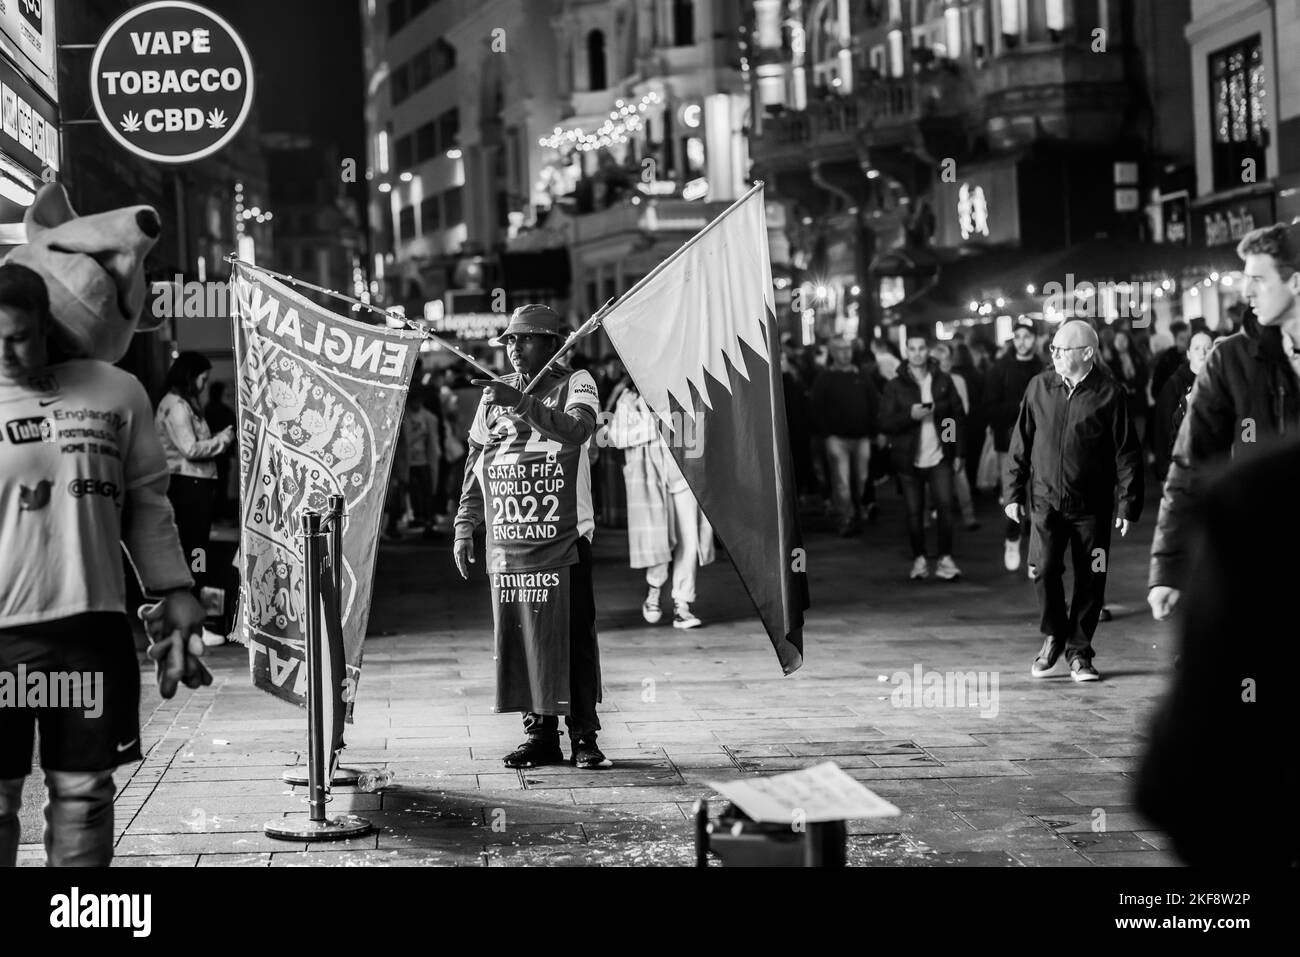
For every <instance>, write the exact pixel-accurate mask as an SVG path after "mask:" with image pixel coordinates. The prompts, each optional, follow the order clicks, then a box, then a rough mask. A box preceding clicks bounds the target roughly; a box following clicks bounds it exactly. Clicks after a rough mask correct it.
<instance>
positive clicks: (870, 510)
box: [865, 502, 880, 522]
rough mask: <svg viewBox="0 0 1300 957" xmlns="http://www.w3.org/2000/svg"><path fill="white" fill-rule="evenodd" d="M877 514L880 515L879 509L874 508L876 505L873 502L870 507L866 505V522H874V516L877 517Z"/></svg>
mask: <svg viewBox="0 0 1300 957" xmlns="http://www.w3.org/2000/svg"><path fill="white" fill-rule="evenodd" d="M879 513H880V509H878V508H877V507H876V503H875V502H872V503H871V504H870V505H868V506H867V508H866V515H865V517H866V519H867V521H868V522H874V521H875V520H876V516H877V515H878V514H879Z"/></svg>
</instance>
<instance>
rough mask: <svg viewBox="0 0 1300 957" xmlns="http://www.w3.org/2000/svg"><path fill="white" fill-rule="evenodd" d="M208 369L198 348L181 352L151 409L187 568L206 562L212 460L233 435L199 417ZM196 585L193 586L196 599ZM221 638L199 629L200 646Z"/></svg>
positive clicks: (213, 481)
mask: <svg viewBox="0 0 1300 957" xmlns="http://www.w3.org/2000/svg"><path fill="white" fill-rule="evenodd" d="M211 371H212V363H211V362H209V361H208V360H207V359H206V358H204V357H203V356H201V355H199V354H198V353H197V352H182V353H181V354H180V355H179V356H177V357H176V361H175V362H173V363H172V366H171V368H170V369H168V370H167V378H166V379H165V380H164V382H163V387H164V390H165V391H164V392H163V396H162V398H161V399H160V400H159V402H158V408H157V411H156V412H155V413H154V426H155V428H156V429H157V430H158V437H159V439H161V440H162V447H163V451H164V453H166V455H167V471H168V472H169V473H170V481H169V482H168V484H167V497H168V498H169V499H170V500H171V503H172V511H173V512H174V513H175V515H176V531H177V532H178V533H179V534H180V540H181V550H182V551H183V552H184V553H185V559H186V561H188V562H189V563H190V567H191V568H193V567H199V568H202V567H204V564H206V561H207V557H206V556H207V550H208V541H209V538H210V536H211V534H212V512H213V509H214V507H215V504H216V494H217V459H218V458H219V457H220V456H222V455H223V454H225V452H226V450H227V449H228V448H230V444H231V443H232V442H233V441H234V438H235V430H234V428H233V427H231V426H227V427H226V428H224V429H222V430H221V431H220V432H218V433H217V434H216V435H213V434H212V433H211V431H210V430H209V428H208V423H207V420H206V419H205V418H204V417H203V407H202V406H201V405H200V404H199V402H200V396H201V395H202V394H203V388H204V386H206V385H207V383H208V376H209V374H210V373H211ZM199 556H202V558H203V564H199V565H197V566H196V564H195V558H196V557H199ZM195 578H196V581H197V582H199V583H201V582H202V578H203V576H202V574H201V573H196V575H195ZM198 587H199V585H198V584H196V585H195V588H196V593H195V594H196V597H197V595H198V592H197V588H198ZM224 641H225V639H224V638H222V637H221V636H220V635H216V634H214V633H213V632H210V631H207V630H206V629H205V630H204V632H203V642H204V644H207V645H219V644H222V643H223V642H224Z"/></svg>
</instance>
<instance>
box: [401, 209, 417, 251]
mask: <svg viewBox="0 0 1300 957" xmlns="http://www.w3.org/2000/svg"><path fill="white" fill-rule="evenodd" d="M414 236H415V207H414V206H405V207H403V208H402V212H401V213H400V214H399V215H398V217H397V241H398V242H399V243H400V242H401V241H402V239H403V238H406V237H411V238H413V237H414Z"/></svg>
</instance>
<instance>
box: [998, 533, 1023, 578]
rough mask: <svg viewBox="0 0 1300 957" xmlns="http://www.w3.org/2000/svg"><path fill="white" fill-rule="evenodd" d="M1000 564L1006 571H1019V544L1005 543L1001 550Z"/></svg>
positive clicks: (1015, 542) (1016, 542)
mask: <svg viewBox="0 0 1300 957" xmlns="http://www.w3.org/2000/svg"><path fill="white" fill-rule="evenodd" d="M1002 564H1003V565H1005V566H1006V568H1007V571H1009V572H1014V571H1019V570H1020V542H1019V541H1018V540H1017V541H1014V542H1007V543H1006V545H1005V546H1004V548H1003V550H1002Z"/></svg>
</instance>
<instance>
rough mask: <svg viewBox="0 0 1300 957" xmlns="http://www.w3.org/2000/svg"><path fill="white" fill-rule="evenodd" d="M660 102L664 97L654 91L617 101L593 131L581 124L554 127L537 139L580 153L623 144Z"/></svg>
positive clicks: (546, 143) (550, 146) (554, 148)
mask: <svg viewBox="0 0 1300 957" xmlns="http://www.w3.org/2000/svg"><path fill="white" fill-rule="evenodd" d="M662 102H663V97H662V96H660V95H659V94H658V93H656V92H654V91H653V90H652V91H651V92H649V93H647V94H646V95H645V96H643V97H641V99H639V100H637V101H636V102H632V101H631V100H618V101H616V102H615V103H614V109H613V110H611V111H610V114H609V118H608V119H607V120H605V122H604V123H602V124H601V125H600V126H598V127H597V128H596V129H595V130H592V131H590V132H589V131H587V130H584V129H583V128H582V127H580V126H575V127H572V128H570V129H564V128H563V127H559V126H557V127H556V128H555V131H554V132H553V133H552V134H551V135H550V136H544V137H542V138H541V139H540V140H539V141H538V142H539V143H540V144H541V145H542V146H544V147H546V148H547V149H553V150H561V149H563V150H577V151H578V152H580V153H587V152H590V151H591V150H598V149H605V148H606V147H609V146H613V145H614V144H615V143H626V142H627V141H628V139H629V138H630V134H632V133H636V132H638V131H639V130H640V129H641V128H642V127H643V126H644V125H645V121H644V120H643V119H642V116H643V114H644V113H645V112H646V111H647V110H649V109H652V108H653V107H656V106H658V105H659V104H661V103H662Z"/></svg>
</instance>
